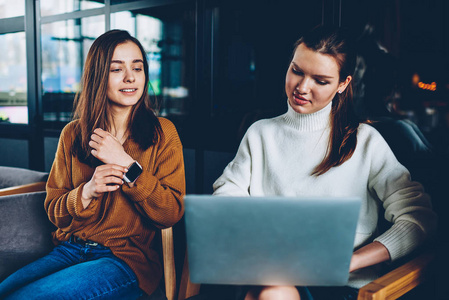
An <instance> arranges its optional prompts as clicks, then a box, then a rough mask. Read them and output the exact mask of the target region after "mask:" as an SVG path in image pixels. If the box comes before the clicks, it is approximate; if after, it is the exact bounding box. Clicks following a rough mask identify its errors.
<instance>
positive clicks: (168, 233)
mask: <svg viewBox="0 0 449 300" xmlns="http://www.w3.org/2000/svg"><path fill="white" fill-rule="evenodd" d="M161 235H162V253H163V260H164V280H165V296H166V297H167V300H174V299H175V294H176V269H175V252H174V247H173V228H172V227H170V228H165V229H162V230H161Z"/></svg>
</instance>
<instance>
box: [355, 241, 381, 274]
mask: <svg viewBox="0 0 449 300" xmlns="http://www.w3.org/2000/svg"><path fill="white" fill-rule="evenodd" d="M388 260H390V253H389V252H388V249H387V248H386V247H385V246H384V245H383V244H381V243H379V242H372V243H371V244H368V245H366V246H363V247H362V248H360V249H358V250H357V251H355V252H354V254H353V255H352V258H351V263H350V265H349V272H354V271H356V270H358V269H362V268H365V267H369V266H372V265H375V264H378V263H381V262H384V261H388Z"/></svg>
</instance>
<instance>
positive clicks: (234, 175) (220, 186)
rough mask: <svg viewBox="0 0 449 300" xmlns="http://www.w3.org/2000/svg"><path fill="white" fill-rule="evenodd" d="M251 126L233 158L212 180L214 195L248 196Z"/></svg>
mask: <svg viewBox="0 0 449 300" xmlns="http://www.w3.org/2000/svg"><path fill="white" fill-rule="evenodd" d="M251 130H252V128H251V127H250V129H248V132H247V133H246V134H245V136H244V137H243V139H242V142H241V143H240V146H239V149H238V151H237V154H236V156H235V158H234V159H233V160H232V161H231V162H230V163H229V164H228V165H227V166H226V168H225V169H224V171H223V174H222V175H221V176H220V177H219V178H218V179H217V180H216V181H215V182H214V184H213V189H214V195H217V196H249V195H250V182H251V162H252V157H251V148H250V137H249V136H250V135H251Z"/></svg>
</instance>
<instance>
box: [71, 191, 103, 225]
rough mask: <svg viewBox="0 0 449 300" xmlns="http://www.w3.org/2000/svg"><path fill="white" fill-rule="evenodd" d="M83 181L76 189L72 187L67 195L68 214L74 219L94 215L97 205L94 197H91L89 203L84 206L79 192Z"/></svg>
mask: <svg viewBox="0 0 449 300" xmlns="http://www.w3.org/2000/svg"><path fill="white" fill-rule="evenodd" d="M84 185H85V183H82V184H81V185H80V186H79V187H77V188H76V189H73V190H72V191H71V192H70V193H69V195H68V197H67V209H68V211H69V213H70V215H71V216H72V217H73V218H75V219H87V218H90V217H91V216H93V215H94V213H95V207H96V206H97V205H96V203H97V201H96V199H93V200H92V201H91V202H90V203H89V205H88V206H87V207H86V208H84V207H83V202H82V201H81V192H82V190H83V187H84Z"/></svg>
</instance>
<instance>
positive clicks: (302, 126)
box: [284, 102, 332, 131]
mask: <svg viewBox="0 0 449 300" xmlns="http://www.w3.org/2000/svg"><path fill="white" fill-rule="evenodd" d="M331 110H332V102H330V103H329V104H328V105H327V106H325V107H324V108H322V109H321V110H319V111H317V112H314V113H311V114H300V113H297V112H296V111H295V110H294V109H293V108H292V107H291V106H290V104H288V111H287V113H286V114H285V115H284V119H285V121H286V122H287V123H288V124H289V125H290V126H292V127H294V128H295V129H297V130H299V131H317V130H323V129H325V128H328V127H329V126H330V114H331Z"/></svg>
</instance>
